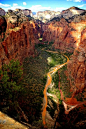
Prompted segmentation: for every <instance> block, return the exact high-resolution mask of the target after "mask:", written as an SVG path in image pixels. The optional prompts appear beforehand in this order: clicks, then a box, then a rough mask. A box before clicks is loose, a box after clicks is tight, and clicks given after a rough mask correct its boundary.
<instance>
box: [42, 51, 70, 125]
mask: <svg viewBox="0 0 86 129" xmlns="http://www.w3.org/2000/svg"><path fill="white" fill-rule="evenodd" d="M47 51H48V50H47ZM48 52H52V53H58V52H56V51H48ZM63 56H65V57H66V58H67V62H66V63H64V64H61V65H57V66H55V67H52V71H50V72H48V73H47V82H46V85H45V89H44V92H43V94H44V104H43V105H44V107H43V112H42V120H43V125H44V126H45V125H46V122H45V117H46V108H47V103H48V102H47V94H48V93H47V89H48V88H49V86H50V85H52V83H51V82H52V74H54V73H55V72H56V71H57V70H58V69H60V68H62V67H63V66H64V65H66V64H67V63H68V61H69V58H68V57H67V56H66V55H64V54H63ZM60 92H61V91H60Z"/></svg>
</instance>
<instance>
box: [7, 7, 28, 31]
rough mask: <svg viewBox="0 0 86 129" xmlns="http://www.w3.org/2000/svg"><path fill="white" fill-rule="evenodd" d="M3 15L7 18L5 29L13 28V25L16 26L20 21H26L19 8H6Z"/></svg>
mask: <svg viewBox="0 0 86 129" xmlns="http://www.w3.org/2000/svg"><path fill="white" fill-rule="evenodd" d="M5 17H6V20H7V29H10V28H11V29H13V28H15V27H18V26H19V25H20V24H21V23H23V22H25V21H28V18H27V17H26V16H25V15H24V13H23V11H21V9H18V10H16V11H13V10H8V12H7V13H6V15H5Z"/></svg>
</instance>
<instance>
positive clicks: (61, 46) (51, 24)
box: [0, 7, 86, 127]
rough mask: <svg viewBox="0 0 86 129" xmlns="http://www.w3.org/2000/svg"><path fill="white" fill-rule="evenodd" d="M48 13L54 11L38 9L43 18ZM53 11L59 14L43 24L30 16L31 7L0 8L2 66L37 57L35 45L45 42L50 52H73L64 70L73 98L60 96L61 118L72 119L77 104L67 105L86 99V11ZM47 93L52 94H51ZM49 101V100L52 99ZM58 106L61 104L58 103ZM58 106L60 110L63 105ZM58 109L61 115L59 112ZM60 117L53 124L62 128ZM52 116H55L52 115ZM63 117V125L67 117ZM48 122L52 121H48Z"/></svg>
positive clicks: (74, 9) (72, 8)
mask: <svg viewBox="0 0 86 129" xmlns="http://www.w3.org/2000/svg"><path fill="white" fill-rule="evenodd" d="M45 14H46V15H50V14H51V12H50V11H44V12H38V14H37V15H38V17H40V15H45ZM52 14H53V15H57V16H55V17H53V16H52V17H53V18H52V19H50V20H49V21H48V22H47V23H42V21H40V20H38V19H32V18H31V19H29V16H31V17H32V12H31V11H30V10H27V9H26V10H23V11H22V10H19V9H16V10H15V11H12V10H9V11H8V12H7V13H5V12H4V11H3V9H0V15H5V18H4V17H3V16H0V68H1V67H2V65H3V64H8V63H9V62H10V61H11V60H12V59H14V60H19V61H20V63H21V64H22V63H23V61H24V59H25V58H26V57H31V58H35V57H36V56H37V55H38V54H39V51H38V52H37V50H36V47H35V46H36V45H37V44H41V45H45V44H46V45H47V47H45V48H48V51H49V49H50V51H51V50H54V51H57V52H60V53H61V54H63V53H64V54H65V53H69V54H70V53H72V55H71V56H70V57H69V61H68V62H67V69H66V70H65V75H66V77H67V80H68V81H69V84H70V87H69V88H70V89H69V91H70V93H71V97H69V98H68V97H65V96H66V95H65V96H64V98H65V100H64V99H63V98H61V101H63V100H64V102H63V106H64V109H65V111H64V113H63V114H61V118H62V117H65V118H67V120H69V119H68V116H67V113H68V115H69V116H70V114H71V112H72V113H73V111H74V109H76V106H75V107H74V108H73V109H71V110H70V107H68V108H69V110H67V106H65V104H68V105H69V106H71V105H72V106H74V105H76V104H79V103H80V102H82V105H83V104H85V103H84V102H85V101H86V10H81V9H79V8H76V7H71V8H69V9H67V10H63V11H62V12H61V13H60V14H59V15H58V14H56V13H55V12H52ZM40 38H42V41H39V39H40ZM50 42H52V45H51V47H49V45H50ZM40 58H41V57H40ZM64 63H65V62H64ZM60 65H61V64H60ZM58 74H59V91H60V94H61V89H60V85H62V84H61V82H60V74H61V72H58ZM64 87H65V86H64ZM62 90H63V89H62ZM63 92H64V91H63ZM47 94H48V95H49V93H47ZM80 100H81V101H80ZM48 101H49V102H50V100H49V99H48ZM58 101H59V100H58ZM50 103H51V102H50ZM51 105H52V103H51ZM51 105H50V106H51ZM58 105H60V104H59V103H57V106H58ZM48 106H49V105H48ZM80 106H81V105H80ZM57 108H59V110H60V106H58V107H57ZM83 109H85V108H83ZM55 111H56V112H57V114H59V111H57V110H55ZM67 111H68V112H67ZM47 113H48V112H47ZM45 114H46V113H45ZM49 115H50V114H48V117H49ZM55 115H56V114H54V116H55ZM61 118H60V117H55V121H54V124H53V126H54V125H55V124H56V123H57V127H59V126H60V125H59V123H60V122H58V121H60V119H61ZM50 119H53V118H52V117H51V116H50ZM62 120H63V121H62V122H63V123H62V126H63V125H64V118H62ZM55 122H56V123H55ZM47 123H48V124H49V121H48V122H47Z"/></svg>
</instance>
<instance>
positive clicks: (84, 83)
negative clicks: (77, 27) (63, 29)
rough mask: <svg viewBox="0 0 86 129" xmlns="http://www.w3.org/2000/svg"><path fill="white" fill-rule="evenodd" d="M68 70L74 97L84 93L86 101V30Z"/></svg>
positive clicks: (82, 34)
mask: <svg viewBox="0 0 86 129" xmlns="http://www.w3.org/2000/svg"><path fill="white" fill-rule="evenodd" d="M67 69H68V79H69V80H70V85H71V92H73V97H74V96H76V95H77V94H78V93H83V92H84V93H83V99H86V28H85V29H84V30H83V31H82V33H81V40H80V43H79V44H78V46H77V48H76V49H75V50H74V54H73V55H72V57H71V59H70V61H69V63H68V65H67Z"/></svg>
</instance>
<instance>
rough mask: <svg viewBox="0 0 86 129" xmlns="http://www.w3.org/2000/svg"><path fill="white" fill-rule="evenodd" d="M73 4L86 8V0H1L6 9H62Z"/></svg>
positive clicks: (0, 2)
mask: <svg viewBox="0 0 86 129" xmlns="http://www.w3.org/2000/svg"><path fill="white" fill-rule="evenodd" d="M72 6H76V7H79V8H81V9H85V10H86V0H0V7H1V8H3V9H4V10H5V11H7V10H8V9H12V10H15V9H16V8H20V9H30V10H32V12H37V11H44V10H54V11H62V10H65V9H67V8H70V7H72Z"/></svg>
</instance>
